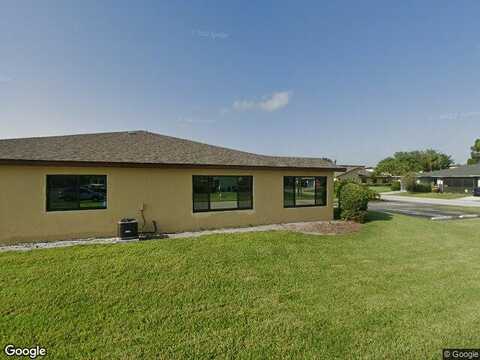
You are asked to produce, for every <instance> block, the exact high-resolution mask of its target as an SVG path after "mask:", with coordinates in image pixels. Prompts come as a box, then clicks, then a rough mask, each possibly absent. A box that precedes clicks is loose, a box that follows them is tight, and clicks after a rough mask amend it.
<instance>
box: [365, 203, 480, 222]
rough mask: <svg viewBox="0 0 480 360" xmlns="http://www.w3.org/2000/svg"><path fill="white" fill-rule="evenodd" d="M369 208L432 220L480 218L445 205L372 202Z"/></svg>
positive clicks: (477, 215)
mask: <svg viewBox="0 0 480 360" xmlns="http://www.w3.org/2000/svg"><path fill="white" fill-rule="evenodd" d="M402 200H403V198H402ZM368 208H369V209H370V210H374V211H382V212H386V213H394V214H403V215H409V216H417V217H423V218H428V219H430V220H455V219H470V218H476V217H479V214H475V213H472V212H469V211H468V210H461V209H458V210H457V209H455V210H451V209H449V208H445V206H443V205H437V204H433V205H432V204H421V203H417V202H406V201H391V200H389V201H372V202H370V203H369V204H368Z"/></svg>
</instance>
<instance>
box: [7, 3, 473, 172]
mask: <svg viewBox="0 0 480 360" xmlns="http://www.w3.org/2000/svg"><path fill="white" fill-rule="evenodd" d="M479 14H480V2H478V1H458V2H454V1H439V0H437V1H397V2H393V1H361V2H360V1H285V2H283V1H255V2H253V1H252V2H247V1H120V0H117V1H86V0H82V1H70V0H64V1H47V0H45V1H21V0H16V1H5V0H0V138H14V137H31V136H48V135H62V134H74V133H92V132H109V131H125V130H140V129H143V130H149V131H153V132H158V133H161V134H165V135H171V136H177V137H182V138H188V139H193V140H197V141H202V142H206V143H210V144H214V145H220V146H226V147H229V148H235V149H239V150H245V151H250V152H256V153H261V154H271V155H287V156H288V155H290V156H313V157H329V158H331V159H334V160H336V161H337V163H340V164H365V165H375V164H376V163H377V162H378V161H379V160H381V159H382V158H385V157H387V156H389V155H391V154H393V153H394V152H395V151H408V150H416V149H425V148H434V149H437V150H439V151H442V152H445V153H447V154H449V155H452V156H453V158H454V160H455V161H456V162H460V163H464V162H465V161H466V159H467V158H468V155H469V147H470V145H472V144H473V142H474V140H475V138H476V137H480V126H479V125H480V101H479V100H480V66H479V65H480V36H479V35H480V21H478V15H479Z"/></svg>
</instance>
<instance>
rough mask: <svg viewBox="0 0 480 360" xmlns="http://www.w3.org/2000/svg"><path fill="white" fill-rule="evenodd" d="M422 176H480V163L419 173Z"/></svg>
mask: <svg viewBox="0 0 480 360" xmlns="http://www.w3.org/2000/svg"><path fill="white" fill-rule="evenodd" d="M417 176H418V177H420V178H464V177H480V164H475V165H461V166H458V167H455V168H451V169H443V170H437V171H431V172H426V173H421V174H418V175H417Z"/></svg>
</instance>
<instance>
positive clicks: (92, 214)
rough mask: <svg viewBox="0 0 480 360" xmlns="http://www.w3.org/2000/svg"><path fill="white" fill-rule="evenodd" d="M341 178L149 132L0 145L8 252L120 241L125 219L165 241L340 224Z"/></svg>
mask: <svg viewBox="0 0 480 360" xmlns="http://www.w3.org/2000/svg"><path fill="white" fill-rule="evenodd" d="M338 169H340V167H337V166H335V165H334V164H333V163H331V162H330V161H329V160H327V159H317V158H289V157H273V156H265V155H257V154H251V153H245V152H241V151H236V150H231V149H226V148H221V147H216V146H211V145H207V144H202V143H198V142H193V141H188V140H183V139H177V138H172V137H167V136H162V135H158V134H153V133H148V132H144V131H135V132H122V133H105V134H87V135H73V136H58V137H45V138H29V139H10V140H0V189H2V190H1V195H0V196H1V197H0V230H1V231H0V243H4V244H5V243H15V242H17V243H18V242H28V241H43V240H59V239H72V238H90V237H106V236H115V235H116V231H117V222H118V220H120V219H122V218H126V217H129V218H135V219H138V221H139V225H140V228H141V229H142V230H144V231H151V230H152V229H151V227H152V225H151V224H152V221H155V222H156V224H157V225H158V230H159V231H161V232H178V231H185V230H199V229H212V228H222V227H234V226H248V225H259V224H271V223H284V222H299V221H314V220H331V219H332V218H333V173H334V171H338ZM142 215H143V216H142ZM144 219H145V220H144Z"/></svg>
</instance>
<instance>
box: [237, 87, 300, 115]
mask: <svg viewBox="0 0 480 360" xmlns="http://www.w3.org/2000/svg"><path fill="white" fill-rule="evenodd" d="M291 96H292V92H291V91H279V92H274V93H273V94H272V95H270V96H267V97H264V98H263V99H262V100H256V101H255V100H236V101H234V103H233V109H234V110H236V111H245V110H257V109H258V110H263V111H268V112H272V111H276V110H279V109H281V108H283V107H285V106H287V105H288V103H289V102H290V98H291Z"/></svg>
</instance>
